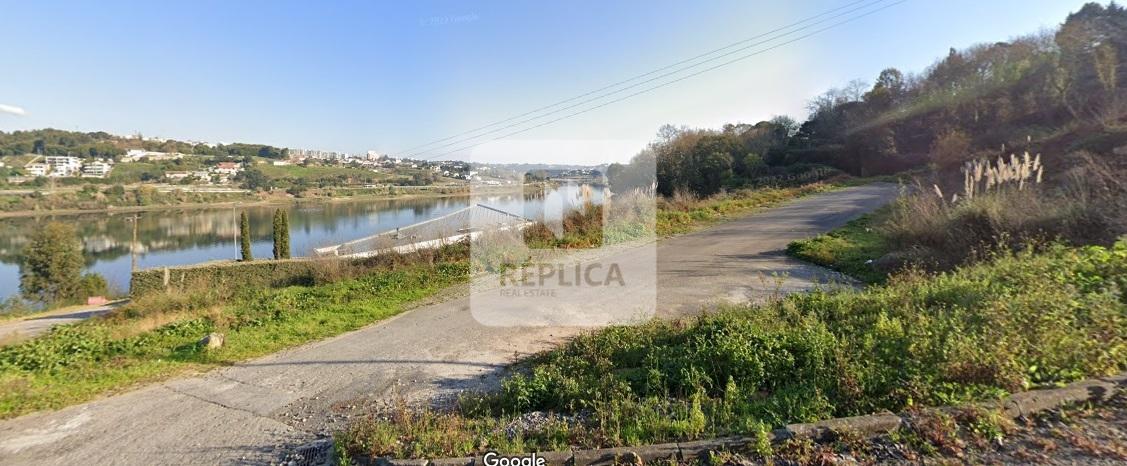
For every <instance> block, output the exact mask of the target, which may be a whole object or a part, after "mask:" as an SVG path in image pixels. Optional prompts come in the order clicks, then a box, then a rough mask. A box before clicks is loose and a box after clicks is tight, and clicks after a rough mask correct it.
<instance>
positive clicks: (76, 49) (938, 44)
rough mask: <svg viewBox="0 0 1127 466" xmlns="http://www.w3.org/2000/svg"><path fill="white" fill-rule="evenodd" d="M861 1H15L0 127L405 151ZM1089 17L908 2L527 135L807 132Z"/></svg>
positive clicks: (1018, 0) (1039, 9) (998, 1)
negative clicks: (934, 72) (889, 86)
mask: <svg viewBox="0 0 1127 466" xmlns="http://www.w3.org/2000/svg"><path fill="white" fill-rule="evenodd" d="M850 1H851V0H795V1H785V2H782V1H743V0H732V1H707V2H685V1H681V0H674V1H652V0H646V1H629V2H625V1H624V2H600V1H567V2H552V3H549V2H523V1H491V2H464V1H428V2H413V1H394V2H392V1H387V2H374V1H358V2H281V1H280V2H267V1H250V0H240V1H182V2H151V1H145V2H142V1H113V0H110V1H102V2H60V1H52V0H37V1H24V0H0V12H2V16H3V21H0V23H2V26H0V28H2V29H0V51H2V53H0V69H2V70H3V72H2V73H0V105H4V106H6V107H0V110H3V109H4V108H7V111H0V130H5V131H10V130H13V129H30V128H42V127H48V126H49V127H56V128H62V129H78V130H82V131H97V130H104V131H110V132H114V133H119V134H130V133H133V132H138V131H139V132H141V133H143V134H145V135H152V136H164V137H173V138H177V139H201V140H208V141H216V142H219V141H221V142H233V141H240V142H256V143H269V144H275V145H280V146H287V147H305V148H318V149H330V150H344V151H350V152H360V151H363V150H367V149H375V150H379V151H381V152H394V151H398V150H402V149H405V148H408V147H410V146H414V145H417V144H421V143H425V142H428V141H430V140H432V139H436V138H441V137H444V136H449V135H452V134H455V133H458V132H461V131H464V130H467V129H471V128H474V127H476V126H480V125H482V124H486V123H490V122H493V121H496V120H499V119H503V118H506V117H508V116H512V115H514V114H519V113H523V112H525V111H528V110H531V109H533V108H536V107H539V106H541V105H545V104H550V103H553V102H555V101H558V100H561V99H565V98H568V97H571V96H574V95H576V94H580V93H583V92H587V91H590V90H593V89H596V88H598V87H601V86H603V85H606V84H609V83H612V82H615V81H618V80H621V79H624V78H628V77H630V76H633V75H636V74H639V73H644V72H646V71H649V70H652V69H654V68H658V67H661V66H664V65H667V64H669V63H672V62H675V61H678V60H680V59H683V58H688V57H690V56H693V55H696V54H698V53H701V52H704V51H708V50H710V49H713V48H717V47H720V46H723V45H727V44H729V43H732V42H735V41H738V40H741V39H745V38H748V37H751V36H754V35H756V34H759V33H763V32H767V31H768V30H771V29H773V28H776V27H779V26H782V25H785V24H788V23H790V22H793V21H796V20H799V19H802V18H805V17H808V16H811V15H814V14H817V13H820V12H823V11H825V10H828V9H831V8H835V7H838V6H842V5H844V4H847V3H849V2H850ZM891 2H892V0H888V3H891ZM1083 3H1084V2H1083V1H1080V0H989V1H981V0H948V1H940V0H908V1H907V2H906V3H903V4H900V5H897V6H894V7H891V8H889V9H887V10H884V11H881V12H879V13H876V14H874V15H872V16H868V17H866V18H863V19H860V20H858V21H856V22H854V23H850V24H847V25H844V26H842V27H839V28H836V29H833V30H831V31H827V32H825V33H822V34H819V35H816V36H814V37H810V38H808V39H805V40H802V41H800V42H797V43H794V44H790V45H787V46H784V47H781V48H779V49H777V50H774V51H771V52H768V53H765V54H763V55H759V56H756V57H754V58H751V59H749V60H746V61H743V62H740V63H738V64H736V65H732V66H728V67H726V68H723V69H721V70H717V71H714V72H711V73H707V74H705V75H702V76H699V77H696V78H693V79H688V80H685V81H682V82H680V83H677V84H674V85H671V86H669V87H666V88H663V89H661V90H658V91H655V92H652V93H649V94H646V95H643V96H639V97H636V98H632V99H629V100H627V101H624V102H621V103H619V104H615V105H612V106H609V107H606V108H603V109H600V110H597V111H593V112H591V113H588V114H585V115H582V116H579V117H576V118H572V119H569V120H567V121H563V122H560V123H558V124H553V125H550V126H547V127H543V128H539V129H535V130H533V131H530V132H528V133H525V134H522V135H520V136H518V138H524V139H552V140H570V139H580V140H583V139H614V140H627V141H646V140H649V139H651V137H652V135H653V134H654V133H655V131H656V129H657V127H658V126H659V125H661V124H664V123H673V124H678V125H680V124H685V125H690V126H709V127H713V126H719V125H721V124H723V123H725V122H737V121H743V122H755V121H758V120H761V119H764V118H767V117H770V116H771V115H775V114H790V115H793V116H795V117H798V118H800V119H801V117H803V116H804V110H803V108H804V105H805V102H806V101H807V100H808V99H810V98H811V97H812V96H814V95H816V94H818V93H821V92H822V91H824V90H825V89H826V88H828V87H831V86H838V85H841V84H844V83H845V82H847V81H849V80H851V79H855V78H862V79H867V80H872V79H873V78H874V77H875V76H876V74H877V73H878V72H879V71H880V70H881V69H883V68H885V67H888V66H895V67H898V68H900V69H902V70H905V71H919V70H922V69H923V68H925V67H926V66H927V65H929V64H930V63H932V62H933V61H934V60H935V59H936V58H938V57H940V56H942V55H943V54H945V53H946V51H947V49H948V48H949V47H965V46H968V45H972V44H974V43H978V42H992V41H999V40H1005V39H1007V38H1010V37H1012V36H1015V35H1021V34H1026V33H1032V32H1036V31H1038V30H1039V29H1041V28H1045V27H1053V26H1055V25H1057V24H1059V23H1060V22H1061V21H1063V19H1064V18H1065V16H1066V15H1067V14H1068V12H1070V11H1074V10H1076V9H1077V8H1079V7H1080V6H1081V5H1082V4H1083ZM12 107H16V108H12ZM20 109H22V110H23V113H24V114H23V115H17V114H16V113H20V112H19V110H20ZM561 115H562V114H561ZM452 148H456V147H452Z"/></svg>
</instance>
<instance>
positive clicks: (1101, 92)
mask: <svg viewBox="0 0 1127 466" xmlns="http://www.w3.org/2000/svg"><path fill="white" fill-rule="evenodd" d="M1054 39H1055V42H1056V45H1057V46H1058V47H1060V58H1059V61H1058V64H1059V66H1060V71H1061V73H1060V76H1059V78H1058V83H1059V84H1058V87H1059V89H1060V93H1061V101H1062V102H1063V104H1064V105H1065V106H1066V107H1067V108H1068V110H1069V112H1071V113H1072V114H1073V115H1074V116H1076V118H1079V119H1082V120H1085V121H1087V122H1090V123H1093V124H1097V125H1101V126H1103V127H1105V128H1124V127H1127V121H1124V120H1123V117H1124V115H1125V114H1127V63H1125V62H1127V9H1124V8H1123V7H1121V6H1118V5H1116V4H1114V3H1112V4H1110V5H1109V6H1107V7H1106V8H1105V7H1103V6H1101V5H1100V4H1098V3H1089V4H1087V5H1084V7H1083V8H1081V9H1080V11H1078V12H1076V13H1073V14H1071V15H1069V16H1068V20H1067V21H1065V23H1064V25H1063V26H1061V28H1060V31H1058V32H1057V34H1056V36H1055V37H1054Z"/></svg>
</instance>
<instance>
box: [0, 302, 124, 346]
mask: <svg viewBox="0 0 1127 466" xmlns="http://www.w3.org/2000/svg"><path fill="white" fill-rule="evenodd" d="M116 306H117V304H107V305H105V306H96V307H89V308H82V309H75V310H73V311H66V312H57V313H50V314H47V315H42V316H38V317H27V318H24V319H20V320H13V321H10V322H4V323H0V342H3V343H0V345H2V344H5V343H9V342H16V341H19V340H23V339H25V338H30V337H33V336H36V335H39V334H41V333H43V332H46V331H47V330H50V329H51V327H54V326H56V325H63V324H73V323H75V322H78V321H80V320H86V319H89V318H91V317H94V316H99V315H102V314H105V313H107V312H110V311H111V310H113V308H114V307H116Z"/></svg>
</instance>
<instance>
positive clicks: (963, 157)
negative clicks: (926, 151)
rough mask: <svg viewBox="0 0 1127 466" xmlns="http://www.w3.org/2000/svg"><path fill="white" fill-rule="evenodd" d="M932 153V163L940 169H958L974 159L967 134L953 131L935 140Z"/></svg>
mask: <svg viewBox="0 0 1127 466" xmlns="http://www.w3.org/2000/svg"><path fill="white" fill-rule="evenodd" d="M930 152H931V160H932V162H933V163H935V165H936V166H938V167H939V168H941V169H950V168H958V167H959V166H960V165H962V164H963V163H965V162H966V161H968V160H970V159H971V157H972V154H971V140H970V137H969V136H967V135H966V133H964V132H962V131H959V130H957V129H956V130H951V131H948V132H946V133H943V134H941V135H939V137H937V138H935V142H934V143H932V145H931V151H930Z"/></svg>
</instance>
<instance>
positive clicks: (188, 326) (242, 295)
mask: <svg viewBox="0 0 1127 466" xmlns="http://www.w3.org/2000/svg"><path fill="white" fill-rule="evenodd" d="M466 255H467V254H465V252H464V251H463V252H462V253H461V254H460V256H459V257H460V258H457V259H455V258H447V259H448V260H444V261H436V262H432V263H422V262H420V263H411V264H401V265H395V266H392V267H389V268H388V269H386V270H380V271H376V272H370V273H368V274H366V275H363V276H359V277H353V278H345V279H341V280H339V281H336V282H334V283H330V284H325V285H320V286H314V287H301V286H294V287H288V288H281V289H273V290H241V291H238V292H235V293H234V294H233V296H231V297H229V298H225V299H222V300H217V299H216V298H215V295H214V294H213V293H215V290H198V291H196V292H184V293H179V294H176V295H161V296H155V297H152V298H149V299H147V300H144V301H143V302H139V303H134V304H131V305H130V306H126V307H125V308H123V309H120V310H119V311H118V312H115V313H113V314H111V315H109V316H107V317H105V318H96V319H91V320H89V321H86V322H83V323H80V324H76V325H68V326H62V327H58V328H56V329H55V330H53V331H52V332H50V333H48V334H46V335H44V336H42V337H39V338H36V339H33V340H29V341H27V342H23V343H19V344H16V345H12V346H9V347H5V348H2V349H0V418H10V417H14V416H18V415H20V414H24V413H28V412H31V411H35V410H40V409H52V408H59V407H62V406H66V405H69V404H74V403H79V402H83V401H86V400H89V399H92V398H94V397H96V396H99V395H103V394H107V393H113V392H116V391H120V390H122V389H126V388H129V387H132V386H136V385H137V384H139V383H143V382H150V381H154V380H159V379H163V378H167V377H170V376H174V375H177V374H183V373H187V372H192V371H202V370H207V369H211V368H215V367H218V366H223V365H228V364H231V363H234V362H237V361H242V360H246V359H248V358H253V357H256V356H261V355H265V354H269V353H272V352H275V351H278V350H281V349H284V348H288V347H292V346H296V345H300V344H302V343H306V342H310V341H314V340H318V339H322V338H326V337H329V336H333V335H338V334H341V333H344V332H347V331H350V330H354V329H357V328H360V327H362V326H364V325H367V324H370V323H372V322H376V321H379V320H381V319H385V318H387V317H390V316H393V315H395V314H398V313H400V312H403V311H404V310H406V309H409V308H410V307H411V305H412V303H414V302H417V301H418V300H420V299H422V298H425V297H427V296H430V295H433V294H434V293H436V292H438V291H439V290H441V289H443V288H445V287H447V286H449V285H452V284H455V283H459V282H462V281H464V280H465V279H466V277H467V276H468V262H467V260H466V259H465V257H466ZM209 332H221V333H224V334H225V337H226V343H225V345H224V346H223V347H222V348H220V349H216V350H204V349H202V348H201V347H200V346H198V345H197V344H196V342H197V341H198V340H199V339H200V338H201V337H203V336H204V335H207V334H208V333H209Z"/></svg>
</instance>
